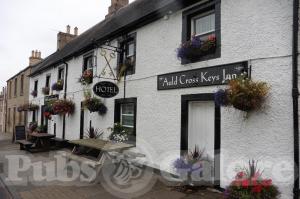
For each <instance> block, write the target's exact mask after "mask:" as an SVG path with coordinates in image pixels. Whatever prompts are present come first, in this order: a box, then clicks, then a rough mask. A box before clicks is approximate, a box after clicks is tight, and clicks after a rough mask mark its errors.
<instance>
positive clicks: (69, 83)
mask: <svg viewBox="0 0 300 199" xmlns="http://www.w3.org/2000/svg"><path fill="white" fill-rule="evenodd" d="M127 3H128V1H126V0H124V1H122V0H119V1H112V7H110V9H109V11H110V12H109V14H108V15H107V17H106V19H105V20H104V21H102V22H100V23H99V24H97V25H95V26H94V27H92V28H90V29H89V30H87V31H86V32H84V33H82V34H80V35H78V36H77V32H76V31H78V30H76V31H75V32H76V33H74V34H73V35H71V34H70V31H69V27H68V28H67V33H66V34H67V36H70V38H69V39H65V40H63V41H65V42H66V43H65V44H64V45H61V44H60V41H62V40H60V39H59V37H58V45H57V47H58V50H57V51H56V52H54V53H53V54H52V55H50V56H48V57H47V58H45V59H44V61H42V62H41V63H40V64H38V65H37V66H36V67H35V68H33V69H32V72H31V75H30V88H29V92H30V91H32V90H36V91H37V95H36V96H29V101H30V102H31V103H34V104H37V105H39V106H40V109H39V110H38V111H32V112H29V113H28V122H31V121H37V122H38V123H39V124H44V125H47V127H48V132H49V133H53V134H55V135H56V136H57V137H59V138H64V139H67V140H73V139H82V138H83V137H84V133H85V131H86V129H88V128H89V127H91V126H93V127H95V128H99V129H103V130H104V131H105V132H106V133H105V136H109V134H110V132H109V130H107V129H108V128H109V127H113V126H114V124H115V123H120V124H121V125H122V126H123V127H124V128H126V129H127V130H128V131H130V132H131V135H133V138H130V139H131V140H130V141H132V142H134V143H135V144H136V147H137V148H143V149H144V150H145V151H146V152H147V155H146V159H147V161H146V162H145V160H143V163H145V164H147V165H148V166H150V167H154V168H157V169H160V170H164V171H169V172H173V166H172V163H173V161H174V159H175V158H176V157H179V156H180V151H187V150H191V149H193V148H194V147H195V146H198V147H200V148H202V149H205V151H206V153H207V154H208V155H209V157H210V158H211V159H212V160H213V163H214V164H213V165H214V166H213V167H212V168H211V171H210V172H211V173H212V176H211V179H210V182H211V183H212V184H214V185H216V186H219V187H221V188H225V187H226V186H227V185H229V183H230V182H231V180H232V177H233V175H232V174H233V170H234V168H235V166H236V163H239V161H246V162H247V161H248V160H249V159H252V158H253V159H256V160H260V162H261V164H262V165H263V166H264V169H265V170H264V174H265V175H266V176H267V177H270V178H272V179H273V181H274V184H276V185H277V186H278V187H279V189H280V192H281V193H282V198H284V199H286V198H292V197H293V190H294V193H295V194H296V193H297V192H298V188H299V187H298V186H299V184H298V182H297V179H298V175H294V173H293V172H295V174H298V171H299V170H298V168H297V165H298V160H297V158H299V144H297V143H298V142H297V138H298V135H297V134H298V132H297V131H298V127H297V123H298V122H299V121H298V116H297V106H296V104H297V103H298V102H297V99H298V89H297V86H298V82H297V78H296V76H297V75H295V74H296V72H297V71H296V70H295V68H296V67H297V56H296V55H298V53H295V49H297V47H295V46H294V45H296V44H298V43H295V42H297V41H298V40H296V39H295V38H296V35H297V34H293V33H294V31H295V26H297V25H295V23H293V21H295V20H293V16H296V12H293V10H296V9H293V8H295V7H294V6H295V5H294V4H293V2H292V1H291V0H281V1H274V0H265V1H260V0H252V1H246V0H240V1H230V0H224V1H223V0H222V1H220V0H215V1H199V0H197V1H196V0H191V1H187V0H136V1H134V2H132V3H130V4H128V5H127ZM114 6H115V7H114ZM293 24H294V25H293ZM58 36H59V35H58ZM73 36H74V37H73ZM293 41H294V43H293ZM293 69H294V70H293ZM240 75H247V76H248V77H249V78H251V79H253V80H254V81H263V82H266V83H267V85H269V86H270V93H269V96H268V99H267V100H266V101H265V104H264V107H263V108H261V109H260V110H256V111H252V112H251V113H250V114H247V115H246V114H245V111H240V110H238V109H235V108H232V107H220V106H219V105H218V104H216V103H215V101H214V100H215V93H216V92H217V91H218V90H219V89H220V88H225V87H226V85H227V84H228V82H229V80H232V79H236V78H237V77H239V76H240ZM292 82H294V83H293V84H292ZM9 86H10V85H8V89H10V87H9ZM43 88H48V90H49V92H47V93H46V94H45V93H42V92H41V91H42V89H43ZM253 92H257V91H255V90H254V91H253ZM8 93H11V91H9V92H8ZM99 96H101V97H99ZM91 97H95V98H96V100H101V103H102V104H103V105H105V107H106V108H107V112H106V111H105V110H106V109H105V108H103V107H102V109H101V111H100V110H98V109H97V110H96V111H95V110H86V109H85V106H84V105H85V99H86V98H89V99H90V98H91ZM58 99H60V100H61V101H59V103H60V104H59V106H57V107H64V108H65V109H64V110H63V112H62V111H61V110H62V109H59V110H56V113H54V112H55V111H54V112H53V110H50V109H49V107H51V104H52V103H53V102H55V101H56V102H57V100H58ZM293 102H294V105H293ZM72 103H73V104H72ZM236 107H237V106H236ZM52 108H53V107H52ZM240 109H241V107H240ZM59 111H60V112H59ZM246 111H247V110H246ZM10 112H11V113H13V112H14V111H12V110H11V111H9V112H8V114H10ZM45 113H47V114H45ZM293 113H294V114H293ZM49 114H50V115H51V114H52V115H51V117H49ZM46 115H47V118H46V117H45V116H46ZM11 117H12V116H11ZM50 118H51V119H50ZM12 121H14V120H12ZM295 140H296V141H295ZM294 166H295V167H294ZM282 170H284V171H287V172H286V173H284V172H283V171H282ZM294 180H295V181H294Z"/></svg>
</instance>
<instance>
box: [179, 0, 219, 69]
mask: <svg viewBox="0 0 300 199" xmlns="http://www.w3.org/2000/svg"><path fill="white" fill-rule="evenodd" d="M220 21H221V16H220V2H219V1H213V2H207V3H203V4H200V5H197V6H195V7H193V8H191V9H189V10H186V11H184V12H183V23H182V24H183V25H182V46H181V47H180V48H179V49H178V54H177V56H178V57H179V58H181V61H182V63H183V64H187V63H193V62H199V61H204V60H208V59H213V58H217V57H220V56H221V48H220V46H221V45H220V44H221V31H220V28H221V27H220Z"/></svg>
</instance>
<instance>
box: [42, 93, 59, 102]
mask: <svg viewBox="0 0 300 199" xmlns="http://www.w3.org/2000/svg"><path fill="white" fill-rule="evenodd" d="M58 98H59V96H58V95H48V96H45V98H44V104H47V103H49V102H51V101H54V100H58Z"/></svg>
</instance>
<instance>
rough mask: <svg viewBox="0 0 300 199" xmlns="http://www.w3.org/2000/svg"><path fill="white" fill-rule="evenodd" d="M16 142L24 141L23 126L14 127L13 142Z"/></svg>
mask: <svg viewBox="0 0 300 199" xmlns="http://www.w3.org/2000/svg"><path fill="white" fill-rule="evenodd" d="M17 140H26V129H25V126H16V127H15V141H17Z"/></svg>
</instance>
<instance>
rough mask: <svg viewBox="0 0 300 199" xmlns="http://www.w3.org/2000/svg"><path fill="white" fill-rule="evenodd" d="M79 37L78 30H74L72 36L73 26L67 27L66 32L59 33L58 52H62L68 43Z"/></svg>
mask: <svg viewBox="0 0 300 199" xmlns="http://www.w3.org/2000/svg"><path fill="white" fill-rule="evenodd" d="M77 36H78V28H77V27H75V28H74V34H71V26H70V25H67V31H66V32H59V33H58V34H57V50H61V49H62V48H63V47H65V45H66V44H67V43H69V42H70V41H72V40H73V39H74V38H76V37H77Z"/></svg>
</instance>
